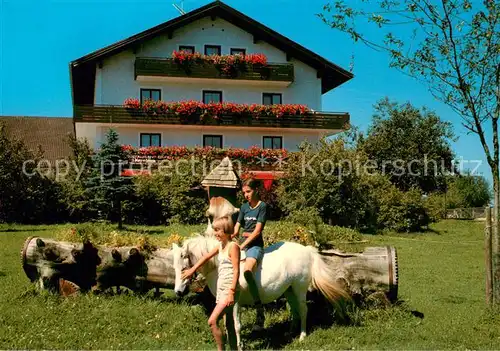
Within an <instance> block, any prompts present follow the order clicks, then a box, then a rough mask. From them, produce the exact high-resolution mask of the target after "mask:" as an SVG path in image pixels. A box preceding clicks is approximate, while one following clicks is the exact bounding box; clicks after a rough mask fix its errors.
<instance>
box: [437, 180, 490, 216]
mask: <svg viewBox="0 0 500 351" xmlns="http://www.w3.org/2000/svg"><path fill="white" fill-rule="evenodd" d="M447 187H448V189H447V199H446V200H447V204H446V205H447V208H471V207H484V206H486V205H487V204H488V203H489V202H490V200H491V198H492V196H491V189H490V186H489V184H488V182H487V180H486V179H485V178H484V177H482V176H473V175H470V174H465V175H456V176H451V177H448V179H447Z"/></svg>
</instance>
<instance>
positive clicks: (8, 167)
mask: <svg viewBox="0 0 500 351" xmlns="http://www.w3.org/2000/svg"><path fill="white" fill-rule="evenodd" d="M42 157H43V151H42V150H41V149H39V150H38V151H37V152H33V151H31V150H30V149H29V148H28V147H27V146H26V145H25V144H24V143H23V142H22V141H21V140H17V139H15V138H10V137H9V136H8V135H7V131H6V127H5V125H4V124H3V123H1V122H0V222H18V223H53V222H57V221H58V220H61V218H64V213H63V212H64V211H62V208H61V206H60V203H59V193H60V187H59V185H58V184H57V183H56V182H55V181H54V180H53V179H52V178H49V177H48V176H45V174H49V173H50V169H43V168H41V167H39V163H38V161H39V160H41V158H42Z"/></svg>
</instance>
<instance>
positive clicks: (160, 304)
mask: <svg viewBox="0 0 500 351" xmlns="http://www.w3.org/2000/svg"><path fill="white" fill-rule="evenodd" d="M483 225H484V224H483V223H481V222H467V221H445V222H441V223H438V224H435V225H433V226H432V230H433V231H432V232H430V233H426V234H409V235H383V236H381V235H380V236H365V239H366V240H368V241H369V243H368V245H369V246H379V245H393V246H395V247H396V248H397V249H398V256H399V267H400V294H399V295H400V298H401V299H402V300H403V301H404V303H403V304H402V306H399V307H393V308H387V309H371V310H364V311H360V312H358V314H357V320H358V322H359V323H358V325H346V326H339V325H337V324H333V325H332V326H330V327H325V326H322V327H320V326H313V325H310V326H309V335H308V337H307V338H306V340H305V341H304V342H303V343H299V342H298V340H297V338H295V336H297V335H298V334H292V335H290V334H289V333H287V330H288V313H287V312H286V311H285V310H277V311H272V310H269V311H267V321H266V332H264V333H263V334H261V335H257V336H254V335H252V334H251V332H250V327H251V325H250V323H251V321H252V320H253V314H254V312H253V310H244V313H243V331H242V336H243V339H244V341H245V343H246V345H247V346H248V348H249V349H262V348H273V349H277V348H284V349H298V348H301V349H351V348H356V349H360V348H362V349H498V348H499V347H500V313H498V312H497V313H493V312H491V311H490V310H489V309H488V308H487V307H486V306H485V302H484V300H485V299H484V256H483ZM64 227H65V226H9V227H7V226H0V250H1V251H0V287H1V288H0V304H1V312H0V349H42V348H43V349H213V348H215V344H214V343H213V341H212V336H211V334H210V331H209V328H208V326H207V323H206V320H207V317H206V315H205V312H204V310H203V309H202V308H201V307H200V306H198V305H194V306H192V305H190V304H189V303H188V302H187V300H184V301H180V302H179V301H177V300H176V299H174V298H173V297H172V294H171V293H169V292H167V293H166V294H165V296H164V297H162V298H160V299H154V298H152V297H149V296H146V297H142V298H141V297H136V296H128V295H121V296H108V297H106V296H90V295H89V296H80V297H77V298H69V299H63V298H59V297H57V296H52V295H49V294H40V293H37V292H36V291H35V290H34V289H33V287H32V286H31V284H30V283H29V281H28V279H27V277H26V276H25V274H24V272H23V270H22V267H21V262H20V255H19V252H20V249H21V246H22V244H23V242H24V240H25V238H26V237H28V236H31V235H38V236H41V237H52V236H55V235H56V233H57V232H58V231H60V230H61V229H62V228H64ZM199 228H200V227H188V228H185V231H184V232H183V233H182V234H186V233H189V232H190V231H193V230H195V229H199ZM163 229H164V228H156V231H163ZM176 231H177V232H178V231H179V230H178V228H177V229H176ZM157 235H162V234H157ZM410 310H416V311H419V312H421V313H423V314H424V316H425V317H424V318H423V319H421V318H418V317H415V316H414V315H413V314H412V313H410Z"/></svg>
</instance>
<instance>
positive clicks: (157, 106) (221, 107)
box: [124, 99, 310, 119]
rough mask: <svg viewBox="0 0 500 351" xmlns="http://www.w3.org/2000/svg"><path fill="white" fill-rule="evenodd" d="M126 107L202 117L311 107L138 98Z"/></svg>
mask: <svg viewBox="0 0 500 351" xmlns="http://www.w3.org/2000/svg"><path fill="white" fill-rule="evenodd" d="M124 105H125V107H126V108H129V109H132V110H135V111H140V112H146V113H148V114H154V115H169V114H173V115H176V116H180V117H185V118H187V117H191V116H200V118H201V119H206V118H215V119H218V118H219V117H220V116H221V115H236V116H240V117H243V116H250V117H253V118H259V117H261V116H275V117H276V118H280V117H282V116H285V115H307V114H308V113H309V111H310V110H309V108H308V107H307V106H306V105H300V104H285V105H260V104H251V105H249V104H236V103H232V102H222V103H221V102H217V103H216V102H211V103H208V104H205V103H203V102H201V101H195V100H184V101H176V102H165V101H153V100H145V101H144V102H143V103H142V105H141V104H140V102H139V100H137V99H126V100H125V101H124Z"/></svg>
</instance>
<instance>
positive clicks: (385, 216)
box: [377, 186, 431, 232]
mask: <svg viewBox="0 0 500 351" xmlns="http://www.w3.org/2000/svg"><path fill="white" fill-rule="evenodd" d="M380 195H381V197H380V207H379V213H378V220H377V222H378V226H379V228H381V229H382V228H383V229H389V230H394V231H397V232H411V231H420V230H422V229H423V227H426V226H427V225H429V223H430V221H431V218H430V217H429V215H428V213H427V211H426V208H425V205H424V201H423V199H422V193H421V192H420V191H419V190H417V189H412V190H410V191H407V192H403V191H401V190H398V189H397V188H396V187H395V186H391V187H389V188H388V189H385V190H384V192H383V193H381V194H380Z"/></svg>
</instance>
